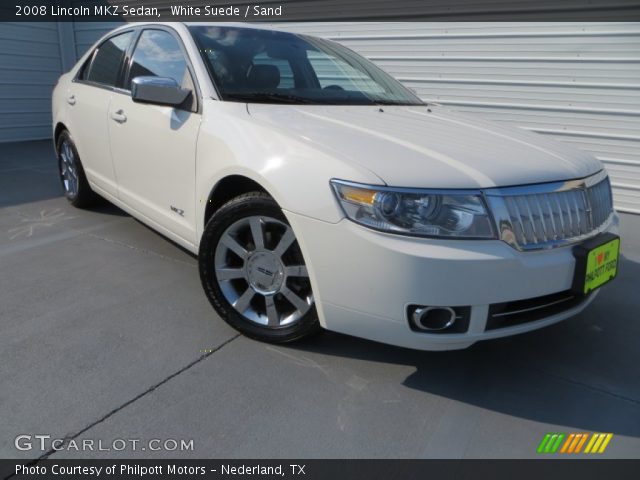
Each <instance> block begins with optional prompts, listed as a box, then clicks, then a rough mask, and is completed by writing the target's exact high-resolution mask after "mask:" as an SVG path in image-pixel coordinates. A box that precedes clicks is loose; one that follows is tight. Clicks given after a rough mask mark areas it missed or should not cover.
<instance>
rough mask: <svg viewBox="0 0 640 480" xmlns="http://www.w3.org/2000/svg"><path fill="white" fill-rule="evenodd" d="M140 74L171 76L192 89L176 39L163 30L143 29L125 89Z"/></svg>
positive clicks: (129, 87)
mask: <svg viewBox="0 0 640 480" xmlns="http://www.w3.org/2000/svg"><path fill="white" fill-rule="evenodd" d="M141 76H154V77H168V78H173V79H174V80H175V81H176V82H178V84H180V85H182V86H183V87H184V88H189V89H191V90H193V84H192V81H191V75H190V74H189V70H188V69H187V60H186V58H185V56H184V53H183V52H182V49H181V48H180V44H179V43H178V40H176V38H175V37H174V36H173V35H171V34H170V33H168V32H165V31H163V30H144V31H143V32H142V34H141V35H140V40H138V44H137V45H136V48H135V50H134V52H133V58H132V60H131V69H130V70H129V79H128V80H127V87H126V88H127V89H128V90H130V89H131V80H132V79H134V78H136V77H141Z"/></svg>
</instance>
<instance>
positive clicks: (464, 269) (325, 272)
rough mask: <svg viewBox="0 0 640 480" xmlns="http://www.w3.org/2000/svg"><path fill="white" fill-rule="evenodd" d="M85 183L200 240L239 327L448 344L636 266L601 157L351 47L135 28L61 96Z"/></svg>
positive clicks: (548, 318)
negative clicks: (447, 103) (474, 113)
mask: <svg viewBox="0 0 640 480" xmlns="http://www.w3.org/2000/svg"><path fill="white" fill-rule="evenodd" d="M53 126H54V135H55V145H56V152H57V154H58V159H59V166H60V176H61V179H62V183H63V186H64V191H65V194H66V196H67V198H68V199H69V201H70V202H71V203H72V204H73V205H75V206H77V207H84V206H87V205H89V204H90V203H91V201H92V200H93V199H94V198H95V194H98V195H100V196H102V197H104V198H106V199H108V200H109V201H111V202H113V203H114V204H116V205H117V206H119V207H121V208H122V209H124V210H126V211H127V212H129V213H130V214H131V215H133V216H135V217H136V218H138V219H140V220H141V221H143V222H145V223H146V224H148V225H150V226H151V227H152V228H154V229H156V230H157V231H158V232H160V233H162V234H163V235H165V236H167V237H169V238H170V239H172V240H173V241H175V242H177V243H178V244H180V245H182V246H184V247H185V248H187V249H189V250H190V251H192V252H194V253H197V254H198V261H199V266H200V276H201V278H202V284H203V286H204V290H205V293H206V295H207V296H208V298H209V300H210V301H211V304H212V305H213V307H214V308H215V309H216V311H217V312H218V313H219V314H220V316H221V317H222V318H223V319H224V320H226V321H227V322H228V323H229V324H231V325H232V326H233V327H235V328H236V329H238V330H239V331H241V332H243V333H244V334H246V335H248V336H250V337H253V338H257V339H260V340H265V341H270V342H287V341H292V340H296V339H300V338H303V337H306V336H308V335H311V334H313V333H315V332H318V331H320V330H321V329H322V328H323V327H324V328H326V329H329V330H334V331H338V332H343V333H347V334H351V335H355V336H359V337H364V338H368V339H372V340H377V341H380V342H385V343H390V344H395V345H401V346H405V347H411V348H418V349H428V350H443V349H456V348H464V347H467V346H469V345H471V344H473V343H474V342H477V341H479V340H484V339H490V338H495V337H502V336H506V335H513V334H517V333H521V332H525V331H528V330H533V329H536V328H540V327H543V326H546V325H550V324H552V323H555V322H558V321H560V320H563V319H565V318H567V317H569V316H571V315H574V314H576V313H578V312H580V311H582V309H584V308H585V307H586V306H587V305H588V304H589V302H590V301H591V300H592V299H593V298H594V296H595V295H596V293H597V290H598V288H599V287H600V286H601V285H602V284H604V283H606V282H607V281H609V280H610V279H612V278H613V277H614V276H615V274H616V270H617V260H618V250H619V243H620V240H619V238H618V236H617V235H616V233H617V229H618V220H617V216H616V214H615V213H614V210H613V207H612V197H611V188H610V185H609V179H608V177H607V173H606V172H605V170H604V169H603V167H602V165H601V164H600V162H598V161H597V160H596V159H594V158H593V157H592V156H590V155H588V154H586V153H584V152H578V151H576V150H573V149H571V148H569V147H568V146H565V145H561V144H557V143H553V142H551V141H548V140H546V139H543V138H541V137H539V136H536V135H534V134H529V133H526V132H524V131H521V130H518V129H511V128H507V127H503V126H499V125H495V124H492V123H489V122H485V121H483V120H480V119H477V118H475V117H469V116H465V115H461V114H457V113H452V112H449V111H447V110H445V109H444V108H442V107H440V106H437V105H430V104H426V103H424V102H423V101H421V100H420V99H419V98H418V97H416V95H414V94H413V93H412V92H411V91H410V90H408V89H407V88H405V87H403V86H402V85H401V84H400V83H398V82H397V81H396V80H394V79H393V78H391V77H390V76H389V75H388V74H386V73H385V72H383V71H382V70H380V69H379V68H378V67H376V66H375V65H373V64H372V63H370V62H369V61H367V60H365V59H364V58H362V57H360V56H358V55H356V54H355V53H354V52H352V51H350V50H348V49H347V48H345V47H342V46H341V45H339V44H337V43H334V42H331V41H327V40H322V39H319V38H314V37H309V36H305V35H294V34H291V33H284V32H277V31H272V30H267V29H261V28H254V27H248V26H242V25H231V24H222V25H212V24H160V23H154V24H130V25H126V26H123V27H121V28H119V29H117V30H114V31H113V32H111V33H110V34H108V35H106V36H105V37H104V38H102V39H101V40H100V41H99V42H98V43H97V44H96V45H95V46H94V47H93V48H91V49H90V50H89V52H87V53H86V54H85V55H84V56H83V57H82V59H80V61H79V62H78V64H77V65H76V66H75V67H74V68H73V69H72V70H71V72H69V73H67V74H65V75H63V76H62V77H61V78H60V80H59V82H58V84H57V86H56V88H55V91H54V94H53Z"/></svg>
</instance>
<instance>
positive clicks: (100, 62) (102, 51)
mask: <svg viewBox="0 0 640 480" xmlns="http://www.w3.org/2000/svg"><path fill="white" fill-rule="evenodd" d="M132 38H133V32H126V33H122V34H120V35H116V36H115V37H111V38H110V39H109V40H107V41H106V42H104V43H102V44H101V45H100V46H99V47H98V49H97V52H96V53H95V54H94V58H93V61H92V62H91V66H90V67H89V70H88V72H87V73H86V75H85V74H84V73H85V72H83V76H82V77H81V78H82V79H83V80H88V81H90V82H96V83H100V84H102V85H108V86H111V87H113V86H115V85H116V84H117V83H118V75H119V74H120V66H121V65H122V60H123V58H124V55H125V52H126V51H127V48H128V47H129V43H130V42H131V40H132Z"/></svg>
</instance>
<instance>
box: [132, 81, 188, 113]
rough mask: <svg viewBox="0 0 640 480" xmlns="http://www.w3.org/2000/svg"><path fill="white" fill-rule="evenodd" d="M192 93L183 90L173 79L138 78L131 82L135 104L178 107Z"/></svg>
mask: <svg viewBox="0 0 640 480" xmlns="http://www.w3.org/2000/svg"><path fill="white" fill-rule="evenodd" d="M190 93H191V90H187V89H185V88H182V87H181V86H180V85H178V82H176V81H175V80H174V79H173V78H166V77H136V78H134V79H133V80H132V81H131V98H132V99H133V101H134V102H139V103H154V104H157V105H169V106H172V107H177V106H178V105H181V104H182V103H183V102H184V101H185V100H186V99H187V97H188V96H189V94H190Z"/></svg>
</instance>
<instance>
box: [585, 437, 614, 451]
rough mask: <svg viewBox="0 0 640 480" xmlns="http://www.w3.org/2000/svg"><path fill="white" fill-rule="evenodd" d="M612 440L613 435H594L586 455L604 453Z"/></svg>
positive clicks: (586, 449)
mask: <svg viewBox="0 0 640 480" xmlns="http://www.w3.org/2000/svg"><path fill="white" fill-rule="evenodd" d="M612 438H613V434H612V433H594V434H593V435H592V436H591V440H589V443H588V444H587V448H585V450H584V453H604V451H605V449H606V448H607V445H609V442H610V441H611V439H612Z"/></svg>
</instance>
